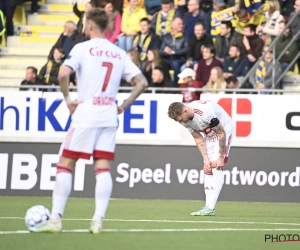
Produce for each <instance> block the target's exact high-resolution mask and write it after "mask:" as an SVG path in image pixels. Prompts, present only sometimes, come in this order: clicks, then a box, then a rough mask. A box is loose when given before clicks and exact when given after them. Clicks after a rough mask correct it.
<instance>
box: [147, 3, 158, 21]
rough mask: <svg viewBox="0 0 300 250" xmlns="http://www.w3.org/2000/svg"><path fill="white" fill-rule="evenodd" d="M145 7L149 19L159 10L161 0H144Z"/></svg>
mask: <svg viewBox="0 0 300 250" xmlns="http://www.w3.org/2000/svg"><path fill="white" fill-rule="evenodd" d="M145 7H146V12H147V14H148V19H149V20H150V21H151V20H152V19H153V16H154V15H155V14H156V13H157V12H158V11H160V10H161V0H145Z"/></svg>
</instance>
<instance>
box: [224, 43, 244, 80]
mask: <svg viewBox="0 0 300 250" xmlns="http://www.w3.org/2000/svg"><path fill="white" fill-rule="evenodd" d="M223 69H224V77H225V78H228V77H229V76H232V75H235V76H238V77H239V76H246V75H247V72H248V70H249V69H250V65H249V61H248V59H247V57H246V56H244V55H242V54H241V48H240V47H239V46H238V45H235V44H234V45H231V47H230V50H229V58H228V59H226V60H225V62H224V63H223Z"/></svg>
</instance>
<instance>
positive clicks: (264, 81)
mask: <svg viewBox="0 0 300 250" xmlns="http://www.w3.org/2000/svg"><path fill="white" fill-rule="evenodd" d="M268 49H269V46H268V45H265V46H264V47H263V53H265V52H267V50H268ZM273 69H274V70H275V78H274V79H272V78H273V77H272V76H273V72H272V70H273ZM281 72H282V71H281V66H280V63H279V62H278V61H277V60H276V61H275V67H273V62H272V50H270V51H269V52H268V53H266V55H265V57H264V58H262V59H261V60H260V62H259V64H258V66H257V68H256V69H255V71H254V72H253V74H252V75H250V78H249V81H250V83H251V84H252V86H253V88H257V89H271V88H272V86H273V80H274V81H276V79H278V77H279V76H280V75H281ZM278 87H279V83H277V85H276V86H275V88H278Z"/></svg>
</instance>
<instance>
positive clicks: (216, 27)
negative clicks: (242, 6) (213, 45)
mask: <svg viewBox="0 0 300 250" xmlns="http://www.w3.org/2000/svg"><path fill="white" fill-rule="evenodd" d="M237 11H238V7H237V6H233V7H230V8H226V4H225V2H224V0H213V11H212V12H211V14H210V15H209V14H208V15H207V16H206V20H205V25H206V27H205V28H206V31H207V32H208V33H210V34H211V36H212V38H213V39H214V38H215V37H216V36H217V35H219V34H220V24H221V22H222V21H231V22H232V26H233V27H235V19H234V16H233V15H234V13H235V12H237Z"/></svg>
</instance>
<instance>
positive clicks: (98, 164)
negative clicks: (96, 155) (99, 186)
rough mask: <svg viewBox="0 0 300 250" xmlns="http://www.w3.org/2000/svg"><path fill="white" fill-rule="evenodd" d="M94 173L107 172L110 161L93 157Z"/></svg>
mask: <svg viewBox="0 0 300 250" xmlns="http://www.w3.org/2000/svg"><path fill="white" fill-rule="evenodd" d="M94 170H95V175H97V174H100V173H103V172H109V171H110V161H109V160H106V159H95V169H94Z"/></svg>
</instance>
